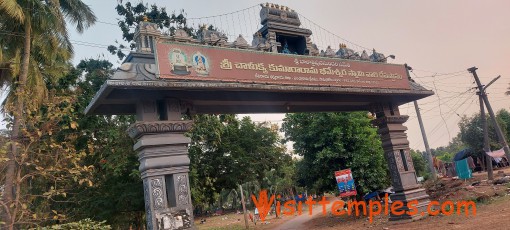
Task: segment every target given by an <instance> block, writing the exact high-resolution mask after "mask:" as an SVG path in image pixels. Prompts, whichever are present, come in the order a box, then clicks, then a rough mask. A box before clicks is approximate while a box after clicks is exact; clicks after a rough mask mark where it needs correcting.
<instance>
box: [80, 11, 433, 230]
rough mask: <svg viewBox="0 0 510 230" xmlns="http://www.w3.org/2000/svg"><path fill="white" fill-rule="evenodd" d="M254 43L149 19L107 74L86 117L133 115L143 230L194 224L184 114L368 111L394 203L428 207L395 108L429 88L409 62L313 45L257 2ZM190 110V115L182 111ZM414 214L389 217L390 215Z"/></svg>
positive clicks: (292, 20) (289, 14) (286, 15)
mask: <svg viewBox="0 0 510 230" xmlns="http://www.w3.org/2000/svg"><path fill="white" fill-rule="evenodd" d="M260 15H261V24H262V28H261V29H260V30H259V31H257V32H256V33H255V34H254V37H253V42H252V44H251V45H250V44H248V43H247V41H246V40H245V39H244V38H243V37H242V36H239V37H238V38H237V39H236V40H235V41H233V42H228V41H227V39H226V36H225V35H224V34H222V33H220V32H217V31H208V30H206V29H205V27H204V28H203V30H202V31H201V33H200V36H199V38H198V39H193V38H192V37H190V36H189V35H188V34H187V33H186V32H185V31H183V30H177V31H176V33H175V34H174V35H172V36H164V35H163V34H162V33H161V32H160V31H159V30H158V29H157V27H156V25H155V24H152V23H150V22H140V23H139V26H138V28H137V29H136V32H135V41H136V51H135V52H131V53H130V54H129V55H128V56H127V58H126V60H125V61H124V63H123V64H122V65H121V67H119V69H118V70H117V71H116V72H115V73H114V75H113V76H112V77H111V78H110V79H108V80H107V81H106V83H105V84H104V85H103V86H102V87H101V89H100V90H99V92H97V94H96V96H95V97H94V98H93V99H92V101H91V102H90V104H89V106H88V107H87V109H86V113H87V114H108V115H113V114H134V115H136V120H137V121H136V122H135V123H134V124H133V125H132V126H131V127H130V129H129V130H128V132H129V135H130V136H131V137H132V138H134V139H135V140H136V144H135V145H134V149H135V150H136V151H138V152H139V160H140V172H141V176H142V179H143V186H144V194H145V197H144V198H145V208H146V215H147V228H148V229H188V228H193V227H194V226H193V209H192V204H191V195H190V188H189V178H188V172H189V164H190V160H189V157H188V152H187V145H188V144H189V143H190V139H189V138H188V137H185V136H184V133H185V132H186V131H188V130H189V129H190V128H191V126H192V121H191V120H183V119H182V117H183V115H184V114H187V115H193V114H220V113H234V114H237V113H294V112H338V111H370V112H371V113H373V114H374V115H375V117H376V118H375V119H374V120H373V124H374V125H375V126H377V127H378V133H379V134H380V136H381V140H382V147H383V150H384V154H385V158H386V160H387V162H388V164H389V169H390V175H391V183H392V185H393V187H394V190H395V194H394V195H392V196H391V199H392V200H393V201H395V200H400V201H403V202H404V204H406V203H407V202H409V201H414V200H417V201H418V205H417V206H416V207H417V208H418V209H419V210H420V209H422V208H425V207H426V205H427V204H428V202H429V201H428V196H427V194H426V193H425V190H424V189H423V188H422V187H421V186H420V184H419V183H418V182H417V178H416V172H415V170H414V166H413V163H412V158H411V156H410V153H409V142H408V140H407V135H406V133H405V131H406V130H407V128H406V127H405V126H404V125H403V124H404V123H405V122H406V121H407V119H408V116H406V115H403V114H400V111H399V109H398V106H399V105H402V104H405V103H408V102H411V101H415V100H419V99H421V98H424V97H427V96H430V95H433V92H432V91H430V90H427V89H425V88H423V87H421V86H420V85H418V84H416V83H415V82H414V81H412V80H411V79H410V77H409V74H408V70H407V66H405V65H396V64H387V63H386V57H385V56H384V55H383V54H380V53H377V52H375V50H374V51H373V53H372V55H371V56H368V55H367V54H366V52H363V53H362V54H361V55H360V54H358V53H356V52H354V51H353V50H351V49H349V48H347V47H346V46H345V45H343V44H340V47H339V49H338V50H337V51H335V50H333V49H331V48H330V47H328V49H326V50H325V51H321V52H319V50H318V49H317V47H316V45H314V44H313V42H312V41H311V39H310V35H311V34H312V33H311V31H310V30H308V29H306V28H301V27H300V26H301V23H300V21H299V17H298V14H297V13H296V12H294V11H292V10H289V9H288V8H287V7H283V6H277V5H272V4H265V5H262V9H261V14H260ZM186 117H191V116H186ZM412 218H414V217H413V216H408V215H401V216H393V215H392V216H390V220H401V219H412Z"/></svg>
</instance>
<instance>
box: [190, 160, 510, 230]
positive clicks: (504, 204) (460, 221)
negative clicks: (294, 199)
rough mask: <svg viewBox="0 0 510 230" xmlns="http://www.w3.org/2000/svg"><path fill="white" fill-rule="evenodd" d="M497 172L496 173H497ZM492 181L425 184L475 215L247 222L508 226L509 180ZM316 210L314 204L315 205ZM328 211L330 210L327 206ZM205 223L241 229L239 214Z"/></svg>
mask: <svg viewBox="0 0 510 230" xmlns="http://www.w3.org/2000/svg"><path fill="white" fill-rule="evenodd" d="M498 172H499V173H498ZM505 175H509V176H510V168H506V169H503V170H501V169H499V170H495V171H494V178H495V179H500V178H502V177H504V176H505ZM492 182H493V181H487V174H486V173H474V174H473V178H471V179H469V180H467V181H463V180H452V179H441V180H438V181H436V182H434V183H430V182H428V183H426V184H424V187H425V188H426V189H427V192H428V193H429V195H430V197H431V199H432V200H438V201H440V202H441V201H445V200H453V201H457V200H467V201H470V200H472V201H475V202H476V209H477V213H476V216H469V217H466V216H464V215H455V214H454V215H451V216H445V215H439V216H429V217H426V218H424V219H422V220H417V221H414V222H407V223H398V224H395V223H393V222H391V223H390V222H389V221H388V216H385V215H380V216H376V217H375V218H374V221H373V223H369V222H368V219H367V217H350V216H340V217H338V216H332V215H331V213H328V215H322V214H319V215H313V216H308V215H306V216H291V217H283V218H278V219H276V218H275V217H274V216H268V217H267V219H266V222H267V223H265V224H261V223H260V222H259V223H258V224H257V225H254V223H253V222H251V221H250V222H249V225H250V229H277V230H280V229H307V230H312V229H353V230H354V229H356V230H358V229H424V230H425V229H426V230H430V229H476V230H479V229H480V227H482V228H483V227H487V229H491V230H493V229H510V227H509V226H510V183H504V184H500V185H494V184H493V183H492ZM319 209H320V208H319ZM315 210H317V207H315V208H314V213H315ZM328 210H331V209H330V208H328ZM206 219H207V221H206V223H204V224H200V218H197V220H196V222H195V224H196V226H197V227H198V229H244V218H243V215H242V214H235V213H234V214H227V215H222V216H214V217H209V218H206Z"/></svg>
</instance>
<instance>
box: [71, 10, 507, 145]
mask: <svg viewBox="0 0 510 230" xmlns="http://www.w3.org/2000/svg"><path fill="white" fill-rule="evenodd" d="M84 2H86V3H87V4H89V5H90V6H91V7H92V9H93V10H94V12H95V13H96V15H97V17H98V19H99V20H100V21H101V23H97V24H96V25H95V26H94V27H92V28H90V29H89V30H87V31H86V32H85V33H84V34H81V35H79V34H76V33H74V32H73V34H72V39H73V41H74V42H75V50H76V55H75V59H74V60H75V62H77V61H79V60H80V59H82V58H96V57H98V56H102V54H104V57H105V58H109V59H110V60H113V61H117V60H116V59H115V58H113V57H111V56H110V55H109V54H108V52H107V51H106V49H105V48H96V47H90V46H85V45H84V44H89V45H90V43H93V44H94V45H93V46H98V45H100V46H101V45H108V44H112V43H114V41H115V40H118V41H121V40H122V37H121V32H120V30H119V29H118V27H116V26H115V25H111V24H108V23H113V24H115V23H116V18H118V16H117V13H116V10H115V6H116V4H117V1H113V0H108V1H104V0H88V1H87V0H85V1H84ZM124 2H126V1H124ZM133 2H134V3H135V2H136V3H137V2H138V1H133ZM144 2H145V3H149V4H152V3H156V4H157V5H158V6H165V7H166V8H167V11H169V12H172V11H177V12H178V11H180V10H181V9H184V11H185V12H186V13H187V17H188V18H201V19H193V20H190V21H189V22H190V24H192V25H198V24H203V23H207V24H214V25H220V26H219V27H220V29H222V30H224V31H225V32H226V33H228V34H230V35H232V36H237V35H238V34H243V35H246V36H245V37H246V38H247V40H251V37H248V36H249V35H251V34H253V33H254V32H255V30H256V29H257V28H258V26H259V21H257V19H258V10H259V8H258V7H253V6H255V5H257V4H259V3H265V2H262V1H246V0H244V1H239V0H237V1H233V0H231V1H229V0H219V1H198V0H185V1H144ZM272 3H277V4H282V5H285V6H288V7H290V8H291V9H293V10H295V11H297V12H298V13H300V14H301V15H302V16H304V17H306V18H307V19H304V18H301V21H302V27H307V28H309V29H312V31H313V32H314V33H315V34H314V37H313V39H314V42H316V43H319V44H320V45H321V44H322V45H327V44H331V46H332V47H333V48H337V47H338V43H339V42H344V43H345V41H342V40H341V39H340V38H339V37H341V38H343V39H346V40H348V41H350V42H352V43H355V44H359V45H361V46H363V47H366V48H368V49H372V48H375V49H376V50H378V51H380V52H383V53H385V54H386V55H389V54H394V55H395V56H396V60H392V61H391V62H393V63H407V64H409V65H410V66H412V67H413V68H414V69H415V71H414V73H415V74H416V76H414V75H412V77H413V78H415V79H416V81H417V82H419V83H421V84H422V85H423V86H425V87H426V88H428V89H432V90H434V91H435V92H436V95H434V96H431V97H429V98H426V99H423V100H420V101H419V104H420V106H421V111H422V116H423V119H424V124H425V129H426V131H427V135H428V137H429V142H430V145H431V147H433V148H434V147H438V146H443V145H446V144H447V143H448V142H449V141H450V140H451V138H453V137H454V136H456V135H457V133H458V131H459V129H458V126H457V123H458V121H459V120H460V117H459V116H462V115H468V116H470V115H472V114H474V113H476V112H478V111H479V105H478V98H477V96H476V95H474V91H471V92H466V91H467V90H468V89H469V88H471V87H473V86H474V85H473V84H472V82H473V78H472V76H471V75H470V74H469V73H467V71H466V72H461V73H457V74H446V75H440V74H444V73H455V72H458V71H464V70H466V69H467V68H469V67H472V66H476V67H478V68H479V71H478V75H479V76H480V77H481V80H482V83H484V82H485V83H487V82H489V81H490V80H491V79H492V78H494V77H496V76H497V75H501V76H502V77H501V79H499V80H498V81H497V82H496V83H495V84H494V85H492V86H491V87H489V89H488V93H489V100H490V101H491V103H492V106H493V107H494V109H495V110H498V109H501V108H505V109H509V105H510V103H508V101H510V97H507V96H505V95H504V92H505V89H506V88H507V86H508V83H509V76H510V69H509V68H508V66H509V65H508V64H507V62H508V61H509V60H508V57H509V56H510V14H509V13H508V9H510V1H506V0H499V1H494V0H493V1H468V0H455V1H454V0H449V1H445V0H428V1H404V0H400V1H397V0H385V1H363V0H357V1H340V0H335V1H325V0H315V1H302V0H300V1H297V0H293V1H277V0H275V1H272ZM250 7H251V8H250ZM246 8H248V9H246ZM243 9H245V10H243ZM239 10H241V11H240V12H237V13H233V14H227V15H224V16H218V17H211V18H203V17H207V16H215V15H222V14H225V13H231V12H235V11H239ZM313 23H316V24H318V25H320V27H322V28H324V29H325V30H323V29H320V28H319V27H318V26H317V25H314V24H313ZM326 30H327V31H326ZM329 32H331V33H332V34H335V35H337V36H339V37H336V36H334V35H332V34H330V33H329ZM84 42H86V43H84ZM78 44H80V45H78ZM347 45H348V46H349V47H351V48H355V49H358V50H359V49H360V48H359V47H356V46H354V45H352V44H349V43H348V44H347ZM368 51H369V50H368ZM434 73H438V75H437V76H436V77H432V75H434ZM400 110H401V113H403V114H407V115H409V116H410V117H411V118H410V120H409V121H408V122H407V123H406V125H407V127H408V128H409V130H408V132H407V133H408V136H409V141H410V142H411V148H413V149H420V150H423V149H424V147H423V141H422V138H421V134H420V129H419V126H418V122H417V119H416V113H415V111H414V107H413V106H412V104H410V105H407V104H406V105H402V106H401V107H400ZM283 116H284V115H282V114H259V115H255V116H253V118H254V119H255V120H257V121H264V120H268V121H274V122H279V121H281V119H282V118H283ZM443 120H444V121H443Z"/></svg>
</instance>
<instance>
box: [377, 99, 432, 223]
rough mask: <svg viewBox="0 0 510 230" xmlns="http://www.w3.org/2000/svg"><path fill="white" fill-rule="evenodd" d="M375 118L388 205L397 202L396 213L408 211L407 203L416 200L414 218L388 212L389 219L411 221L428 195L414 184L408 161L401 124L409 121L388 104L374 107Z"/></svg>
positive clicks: (408, 153) (413, 175)
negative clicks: (386, 178) (386, 173)
mask: <svg viewBox="0 0 510 230" xmlns="http://www.w3.org/2000/svg"><path fill="white" fill-rule="evenodd" d="M374 112H375V114H376V117H377V118H376V119H375V120H374V121H373V124H374V125H376V126H377V127H378V128H379V130H378V131H377V133H378V134H379V135H380V136H381V141H382V147H383V150H384V156H385V158H386V161H387V162H388V168H389V171H390V176H391V184H392V186H393V189H394V190H395V193H394V194H392V195H391V196H390V199H391V200H392V202H395V201H401V202H403V205H404V207H403V208H401V209H399V210H398V211H402V210H403V211H408V210H409V209H408V208H407V203H408V202H410V201H415V202H416V201H417V202H418V203H417V204H416V205H414V207H416V208H417V209H418V213H417V214H416V215H414V216H410V215H408V214H404V215H394V214H393V213H391V215H390V220H412V219H418V218H420V217H422V216H423V215H422V213H423V214H425V211H426V208H427V205H428V204H429V196H428V195H427V193H426V192H425V189H423V188H422V186H421V184H419V183H418V180H417V177H416V171H415V170H414V165H413V159H412V158H411V154H410V149H409V141H408V140H407V135H406V133H405V131H406V130H407V127H405V126H404V125H403V124H404V122H406V121H407V119H409V116H407V115H400V112H399V110H398V106H394V105H392V104H391V103H387V104H380V105H377V106H376V107H375V109H374Z"/></svg>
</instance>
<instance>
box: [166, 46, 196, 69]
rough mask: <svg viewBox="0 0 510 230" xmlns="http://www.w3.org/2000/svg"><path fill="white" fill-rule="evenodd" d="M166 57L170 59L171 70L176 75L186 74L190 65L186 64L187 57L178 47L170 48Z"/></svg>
mask: <svg viewBox="0 0 510 230" xmlns="http://www.w3.org/2000/svg"><path fill="white" fill-rule="evenodd" d="M168 59H169V61H170V67H171V68H172V70H171V72H172V73H173V74H176V75H188V74H190V73H191V72H190V71H189V67H190V65H189V64H188V57H187V56H186V54H185V53H184V52H182V51H181V50H180V49H172V51H170V53H168Z"/></svg>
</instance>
